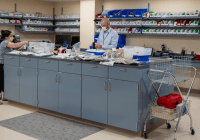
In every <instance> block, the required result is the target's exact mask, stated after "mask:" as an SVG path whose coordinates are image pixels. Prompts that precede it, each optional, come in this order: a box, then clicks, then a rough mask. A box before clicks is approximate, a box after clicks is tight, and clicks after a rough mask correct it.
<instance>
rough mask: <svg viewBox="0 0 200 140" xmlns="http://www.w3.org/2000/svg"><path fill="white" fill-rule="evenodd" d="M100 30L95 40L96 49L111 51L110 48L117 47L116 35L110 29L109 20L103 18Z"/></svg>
mask: <svg viewBox="0 0 200 140" xmlns="http://www.w3.org/2000/svg"><path fill="white" fill-rule="evenodd" d="M101 27H102V30H101V32H100V34H99V38H98V39H97V44H96V45H95V48H96V49H101V48H102V49H104V50H112V48H116V47H117V43H118V34H117V32H116V31H115V30H113V29H112V28H110V20H109V19H108V18H104V19H102V21H101Z"/></svg>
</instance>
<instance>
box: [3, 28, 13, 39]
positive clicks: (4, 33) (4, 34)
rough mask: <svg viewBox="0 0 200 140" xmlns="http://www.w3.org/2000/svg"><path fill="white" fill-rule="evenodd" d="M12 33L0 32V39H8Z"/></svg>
mask: <svg viewBox="0 0 200 140" xmlns="http://www.w3.org/2000/svg"><path fill="white" fill-rule="evenodd" d="M11 33H12V32H11V31H9V30H1V39H3V40H4V39H5V37H9V35H10V34H11Z"/></svg>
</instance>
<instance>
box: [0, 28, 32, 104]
mask: <svg viewBox="0 0 200 140" xmlns="http://www.w3.org/2000/svg"><path fill="white" fill-rule="evenodd" d="M1 39H2V40H3V41H2V42H1V44H0V92H1V93H2V92H3V91H4V68H3V67H4V53H7V52H11V51H12V50H13V48H19V47H21V46H22V45H24V44H27V45H28V41H24V42H19V43H11V42H12V41H13V35H12V32H11V31H9V30H1ZM22 49H23V47H21V48H19V50H22ZM1 104H2V103H1V102H0V105H1Z"/></svg>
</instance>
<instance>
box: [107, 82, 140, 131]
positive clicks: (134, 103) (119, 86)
mask: <svg viewBox="0 0 200 140" xmlns="http://www.w3.org/2000/svg"><path fill="white" fill-rule="evenodd" d="M108 82H109V88H108V125H112V126H115V127H119V128H124V129H128V130H132V131H137V122H138V89H137V87H138V83H135V82H128V81H120V80H109V81H108Z"/></svg>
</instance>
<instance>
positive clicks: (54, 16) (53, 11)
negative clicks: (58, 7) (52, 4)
mask: <svg viewBox="0 0 200 140" xmlns="http://www.w3.org/2000/svg"><path fill="white" fill-rule="evenodd" d="M53 19H55V8H53Z"/></svg>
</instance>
